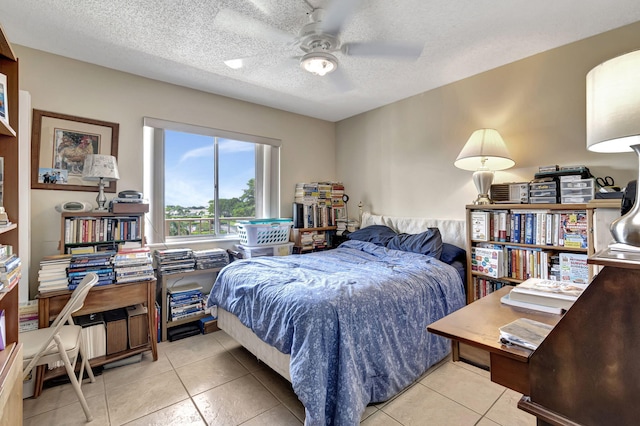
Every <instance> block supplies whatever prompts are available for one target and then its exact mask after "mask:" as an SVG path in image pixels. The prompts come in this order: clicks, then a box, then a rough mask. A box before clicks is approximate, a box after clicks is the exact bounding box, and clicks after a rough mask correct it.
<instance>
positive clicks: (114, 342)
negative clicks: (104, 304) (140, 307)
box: [102, 309, 127, 355]
mask: <svg viewBox="0 0 640 426" xmlns="http://www.w3.org/2000/svg"><path fill="white" fill-rule="evenodd" d="M102 315H103V316H104V321H105V322H106V324H107V355H111V354H115V353H118V352H122V351H126V350H127V311H126V310H125V309H114V310H112V311H106V312H104V313H103V314H102Z"/></svg>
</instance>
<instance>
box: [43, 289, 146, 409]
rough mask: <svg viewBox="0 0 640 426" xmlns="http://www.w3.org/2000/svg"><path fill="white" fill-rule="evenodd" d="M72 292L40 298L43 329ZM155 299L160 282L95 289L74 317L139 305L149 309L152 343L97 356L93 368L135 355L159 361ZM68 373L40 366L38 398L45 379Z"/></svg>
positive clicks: (56, 293)
mask: <svg viewBox="0 0 640 426" xmlns="http://www.w3.org/2000/svg"><path fill="white" fill-rule="evenodd" d="M70 295H71V291H68V290H65V291H56V292H50V293H41V294H39V295H38V296H37V299H38V316H39V322H40V323H39V327H40V328H44V327H48V326H49V323H50V322H51V321H52V320H53V319H55V317H56V315H58V313H60V311H61V310H62V308H63V307H64V305H65V304H66V303H67V301H68V300H69V297H70ZM155 300H156V280H155V278H154V279H151V280H147V281H136V282H131V283H124V284H111V285H105V286H99V287H94V288H92V289H91V291H90V292H89V294H88V295H87V298H86V300H85V302H84V306H83V307H82V309H80V310H79V311H78V312H76V313H75V314H74V316H79V315H87V314H92V313H96V312H104V311H108V310H111V309H118V308H125V307H127V306H132V305H137V304H139V303H141V304H143V305H145V306H147V312H148V315H147V318H148V327H149V336H150V341H149V343H148V344H146V345H144V346H140V347H136V348H133V349H127V350H124V351H121V352H117V353H115V354H112V355H107V356H101V357H96V358H93V359H91V360H90V363H91V366H92V367H95V366H99V365H103V364H107V363H109V362H113V361H117V360H119V359H123V358H127V357H130V356H132V355H135V354H139V353H142V352H146V351H149V350H150V351H151V352H152V354H153V360H154V361H157V360H158V341H157V333H156V325H155V316H154V315H153V312H154V311H155ZM63 374H65V372H64V369H63V368H57V369H54V370H50V371H47V372H46V373H45V369H44V367H43V366H41V367H38V373H37V375H36V384H35V392H34V397H38V396H39V395H40V393H41V392H42V385H43V383H44V380H46V379H49V378H51V377H57V376H60V375H63Z"/></svg>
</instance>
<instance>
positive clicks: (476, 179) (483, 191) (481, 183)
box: [473, 170, 493, 204]
mask: <svg viewBox="0 0 640 426" xmlns="http://www.w3.org/2000/svg"><path fill="white" fill-rule="evenodd" d="M473 183H474V184H475V185H476V189H477V190H478V198H476V199H475V201H474V202H473V204H493V201H491V198H489V188H491V183H493V172H492V171H491V170H477V171H475V172H473Z"/></svg>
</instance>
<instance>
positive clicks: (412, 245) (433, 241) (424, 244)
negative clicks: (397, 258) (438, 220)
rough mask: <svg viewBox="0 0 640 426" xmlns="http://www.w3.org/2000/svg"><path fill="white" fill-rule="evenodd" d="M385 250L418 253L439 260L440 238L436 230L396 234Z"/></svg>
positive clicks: (438, 231)
mask: <svg viewBox="0 0 640 426" xmlns="http://www.w3.org/2000/svg"><path fill="white" fill-rule="evenodd" d="M387 248H390V249H394V250H402V251H408V252H411V253H420V254H424V255H427V256H431V257H435V258H436V259H440V254H441V253H442V236H441V235H440V230H439V229H438V228H429V229H428V230H426V231H425V232H422V233H420V234H398V235H396V236H395V237H393V238H392V239H391V240H389V242H388V243H387Z"/></svg>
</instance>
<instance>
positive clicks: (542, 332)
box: [499, 318, 553, 350]
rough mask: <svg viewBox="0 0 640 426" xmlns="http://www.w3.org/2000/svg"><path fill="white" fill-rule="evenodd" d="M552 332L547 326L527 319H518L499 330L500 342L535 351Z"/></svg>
mask: <svg viewBox="0 0 640 426" xmlns="http://www.w3.org/2000/svg"><path fill="white" fill-rule="evenodd" d="M551 330H553V327H552V326H550V325H549V324H545V323H543V322H540V321H535V320H532V319H529V318H518V319H517V320H515V321H512V322H510V323H509V324H506V325H503V326H502V327H500V328H499V331H500V342H502V343H504V344H507V345H517V346H521V347H523V348H527V349H531V350H536V349H537V348H538V346H540V344H541V343H542V341H543V340H544V339H545V338H546V337H547V336H548V335H549V333H550V332H551Z"/></svg>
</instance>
